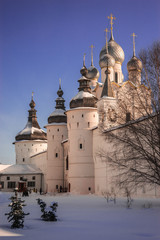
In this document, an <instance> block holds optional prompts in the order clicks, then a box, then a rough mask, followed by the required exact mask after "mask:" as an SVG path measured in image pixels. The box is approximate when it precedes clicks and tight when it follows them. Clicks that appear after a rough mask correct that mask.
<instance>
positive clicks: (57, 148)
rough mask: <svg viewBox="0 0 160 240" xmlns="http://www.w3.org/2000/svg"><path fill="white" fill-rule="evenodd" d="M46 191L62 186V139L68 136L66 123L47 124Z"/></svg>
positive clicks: (53, 190) (52, 190)
mask: <svg viewBox="0 0 160 240" xmlns="http://www.w3.org/2000/svg"><path fill="white" fill-rule="evenodd" d="M46 128H47V139H48V151H47V191H48V192H55V191H57V190H56V186H57V185H58V189H60V186H62V187H63V186H64V157H63V146H62V141H63V140H64V139H66V138H67V137H68V133H67V124H66V123H60V124H58V123H55V124H48V125H47V126H46Z"/></svg>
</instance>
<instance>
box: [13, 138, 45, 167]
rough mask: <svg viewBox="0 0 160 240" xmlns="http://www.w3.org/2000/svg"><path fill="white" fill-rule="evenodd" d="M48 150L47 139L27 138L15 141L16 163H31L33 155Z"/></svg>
mask: <svg viewBox="0 0 160 240" xmlns="http://www.w3.org/2000/svg"><path fill="white" fill-rule="evenodd" d="M46 150H47V141H46V140H45V141H43V140H25V141H18V142H15V152H16V164H31V159H30V157H31V156H33V155H35V154H37V153H40V152H43V151H46Z"/></svg>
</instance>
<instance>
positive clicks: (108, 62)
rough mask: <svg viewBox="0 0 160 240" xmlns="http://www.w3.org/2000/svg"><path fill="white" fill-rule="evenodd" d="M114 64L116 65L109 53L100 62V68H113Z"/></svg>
mask: <svg viewBox="0 0 160 240" xmlns="http://www.w3.org/2000/svg"><path fill="white" fill-rule="evenodd" d="M114 64H115V60H114V58H113V57H112V56H111V55H110V54H109V53H106V54H104V55H103V56H102V57H101V58H100V60H99V66H100V68H103V67H107V66H108V67H113V66H114Z"/></svg>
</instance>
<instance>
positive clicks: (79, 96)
mask: <svg viewBox="0 0 160 240" xmlns="http://www.w3.org/2000/svg"><path fill="white" fill-rule="evenodd" d="M92 97H93V98H95V96H94V95H93V94H91V93H89V92H84V91H80V92H78V93H77V95H76V96H75V97H73V98H72V100H76V99H83V98H92ZM72 100H71V101H72Z"/></svg>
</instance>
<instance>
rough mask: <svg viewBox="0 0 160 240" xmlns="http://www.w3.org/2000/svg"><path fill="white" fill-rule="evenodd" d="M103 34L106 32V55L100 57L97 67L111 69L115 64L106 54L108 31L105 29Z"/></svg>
mask: <svg viewBox="0 0 160 240" xmlns="http://www.w3.org/2000/svg"><path fill="white" fill-rule="evenodd" d="M105 32H106V45H105V50H106V53H104V55H102V56H101V58H100V60H99V65H100V67H101V68H104V67H107V68H108V67H113V66H114V64H115V59H114V58H113V57H112V56H111V55H110V54H109V53H108V42H107V33H108V29H107V28H106V29H105Z"/></svg>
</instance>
